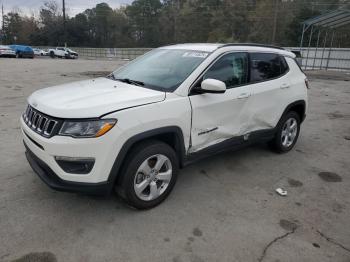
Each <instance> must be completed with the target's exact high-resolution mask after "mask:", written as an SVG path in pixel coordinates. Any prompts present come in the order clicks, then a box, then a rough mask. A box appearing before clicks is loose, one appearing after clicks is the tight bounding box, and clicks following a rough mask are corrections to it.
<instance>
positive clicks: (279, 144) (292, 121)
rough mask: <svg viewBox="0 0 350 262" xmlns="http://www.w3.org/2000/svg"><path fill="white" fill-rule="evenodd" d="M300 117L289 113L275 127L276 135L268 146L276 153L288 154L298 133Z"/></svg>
mask: <svg viewBox="0 0 350 262" xmlns="http://www.w3.org/2000/svg"><path fill="white" fill-rule="evenodd" d="M300 122H301V121H300V117H299V115H298V114H297V113H296V112H294V111H290V112H288V113H287V114H285V115H284V116H283V117H282V118H281V120H280V122H279V123H278V126H277V133H276V135H275V137H274V139H273V140H271V141H270V146H271V147H272V149H273V150H274V151H276V152H277V153H286V152H289V151H290V150H291V149H292V148H293V147H294V145H295V144H296V142H297V140H298V137H299V133H300Z"/></svg>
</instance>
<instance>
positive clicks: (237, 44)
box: [219, 43, 285, 50]
mask: <svg viewBox="0 0 350 262" xmlns="http://www.w3.org/2000/svg"><path fill="white" fill-rule="evenodd" d="M226 46H256V47H268V48H274V49H280V50H285V49H284V48H283V47H280V46H274V45H264V44H253V43H241V44H239V43H231V44H224V45H222V46H220V47H219V48H223V47H226Z"/></svg>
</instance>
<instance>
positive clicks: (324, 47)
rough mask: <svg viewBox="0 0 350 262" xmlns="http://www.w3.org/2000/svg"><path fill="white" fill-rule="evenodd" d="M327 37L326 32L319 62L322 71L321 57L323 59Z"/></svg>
mask: <svg viewBox="0 0 350 262" xmlns="http://www.w3.org/2000/svg"><path fill="white" fill-rule="evenodd" d="M327 36H328V30H327V31H326V35H325V37H324V40H323V50H322V57H321V62H320V69H322V65H323V57H324V51H325V49H326V43H327Z"/></svg>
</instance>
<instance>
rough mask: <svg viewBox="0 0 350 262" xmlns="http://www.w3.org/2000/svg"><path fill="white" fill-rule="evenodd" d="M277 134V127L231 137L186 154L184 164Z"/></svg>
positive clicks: (261, 140)
mask: <svg viewBox="0 0 350 262" xmlns="http://www.w3.org/2000/svg"><path fill="white" fill-rule="evenodd" d="M275 134H276V129H275V128H272V129H265V130H259V131H254V132H251V133H249V134H246V135H243V136H237V137H232V138H229V139H227V140H225V141H222V142H220V143H217V144H215V145H212V146H209V147H207V148H204V149H202V150H200V151H197V152H194V153H191V154H189V155H187V156H185V159H184V161H183V163H184V164H183V166H187V165H190V164H192V163H194V162H196V161H198V160H200V159H203V158H207V157H209V156H213V155H216V154H219V153H222V152H226V151H233V150H238V149H241V148H244V147H247V146H250V145H252V144H256V143H257V142H266V141H269V140H271V139H272V138H273V137H274V136H275Z"/></svg>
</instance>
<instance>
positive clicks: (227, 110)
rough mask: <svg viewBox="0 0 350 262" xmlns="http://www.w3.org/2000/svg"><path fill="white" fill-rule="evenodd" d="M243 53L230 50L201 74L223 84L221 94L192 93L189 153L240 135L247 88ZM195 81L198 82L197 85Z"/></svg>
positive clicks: (247, 92)
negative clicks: (230, 51) (223, 87)
mask: <svg viewBox="0 0 350 262" xmlns="http://www.w3.org/2000/svg"><path fill="white" fill-rule="evenodd" d="M247 70H248V58H247V54H246V53H230V54H226V55H224V56H222V57H221V58H219V59H218V60H217V61H216V62H215V63H214V64H213V65H212V66H211V67H210V68H209V69H208V70H207V71H206V72H205V73H204V74H203V76H202V78H201V80H200V81H202V80H204V79H208V78H211V79H217V80H220V81H223V82H224V83H225V84H226V88H227V90H226V92H225V93H222V94H210V93H205V94H193V95H190V96H189V99H190V101H191V105H192V129H191V147H190V149H189V152H190V153H193V152H196V151H199V150H201V149H204V148H206V147H208V146H211V145H214V144H217V143H219V142H222V141H224V140H226V139H229V138H232V137H234V136H239V135H242V134H244V130H242V129H241V123H242V122H243V121H242V120H244V119H245V118H246V117H247V116H248V112H247V108H246V105H247V104H248V100H249V98H250V96H251V90H250V87H249V85H247V82H248V72H247ZM200 81H199V83H198V84H199V85H200Z"/></svg>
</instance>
